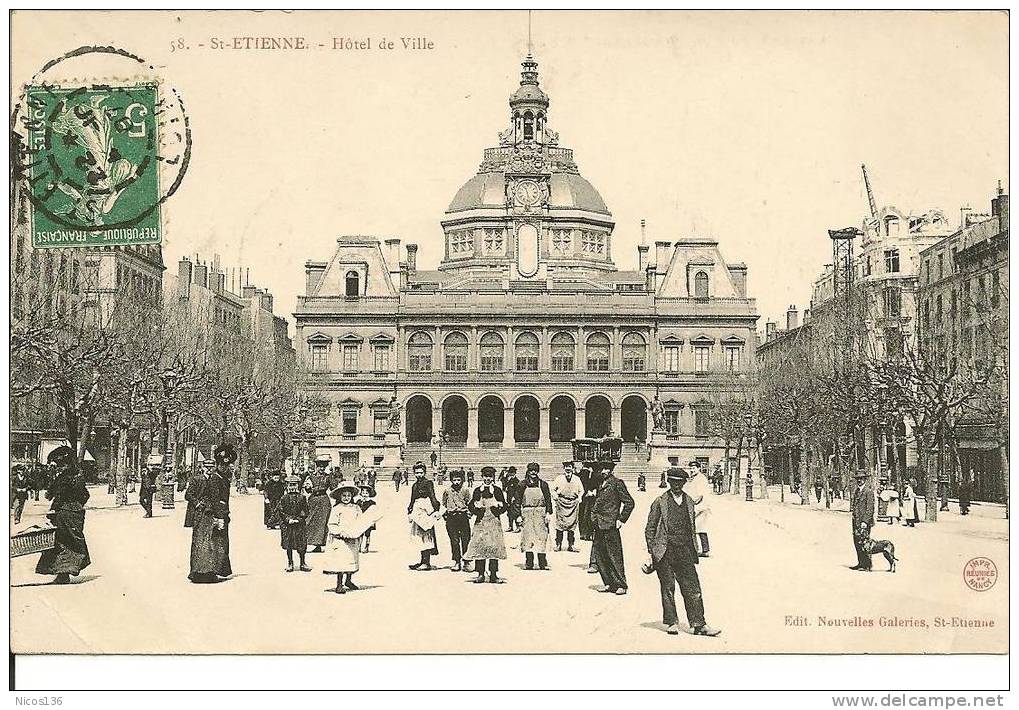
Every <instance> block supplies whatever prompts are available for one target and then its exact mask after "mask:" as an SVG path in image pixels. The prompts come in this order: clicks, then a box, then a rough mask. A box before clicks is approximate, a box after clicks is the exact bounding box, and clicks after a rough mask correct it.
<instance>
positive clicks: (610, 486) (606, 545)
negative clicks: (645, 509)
mask: <svg viewBox="0 0 1019 710" xmlns="http://www.w3.org/2000/svg"><path fill="white" fill-rule="evenodd" d="M594 466H596V467H597V468H599V469H600V470H601V473H602V475H603V476H604V478H603V479H602V481H601V483H600V484H599V486H598V494H597V496H595V499H594V507H593V508H592V509H591V522H592V523H593V525H594V544H593V548H594V557H595V563H596V564H597V565H598V573H599V574H600V575H601V579H602V583H603V584H604V585H605V586H604V587H603V588H602V589H601V590H599V591H602V592H608V593H611V594H626V589H627V586H626V570H625V569H624V567H623V541H622V538H621V537H620V536H619V529H620V528H621V527H623V524H624V523H625V522H626V521H627V520H628V519H629V517H630V513H632V512H633V506H634V502H633V496H631V495H630V492H629V491H628V490H626V484H625V483H623V482H622V481H621V480H619V479H618V478H616V477H615V476H614V475H613V472H614V471H615V468H616V464H615V462H613V461H597V462H595V463H594Z"/></svg>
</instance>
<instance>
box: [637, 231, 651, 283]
mask: <svg viewBox="0 0 1019 710" xmlns="http://www.w3.org/2000/svg"><path fill="white" fill-rule="evenodd" d="M646 228H647V222H645V221H644V220H641V221H640V244H638V245H637V268H638V269H639V270H640V271H644V270H646V269H647V264H648V260H647V257H648V251H649V250H650V247H649V246H648V245H647V232H646Z"/></svg>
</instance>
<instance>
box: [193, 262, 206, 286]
mask: <svg viewBox="0 0 1019 710" xmlns="http://www.w3.org/2000/svg"><path fill="white" fill-rule="evenodd" d="M193 283H194V284H195V285H196V286H200V287H202V288H209V267H208V266H206V265H205V264H202V263H201V262H199V263H196V264H195V270H194V281H193Z"/></svg>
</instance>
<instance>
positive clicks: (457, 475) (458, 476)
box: [449, 468, 464, 481]
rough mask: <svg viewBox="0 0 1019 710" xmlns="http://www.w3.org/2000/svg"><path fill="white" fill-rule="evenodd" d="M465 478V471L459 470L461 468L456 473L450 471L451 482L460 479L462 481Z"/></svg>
mask: <svg viewBox="0 0 1019 710" xmlns="http://www.w3.org/2000/svg"><path fill="white" fill-rule="evenodd" d="M463 477H464V472H463V469H459V468H458V469H456V470H455V471H450V472H449V480H451V481H452V480H453V479H454V478H460V479H463Z"/></svg>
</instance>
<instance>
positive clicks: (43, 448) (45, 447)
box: [39, 439, 96, 463]
mask: <svg viewBox="0 0 1019 710" xmlns="http://www.w3.org/2000/svg"><path fill="white" fill-rule="evenodd" d="M61 446H66V447H68V448H70V446H71V442H69V441H68V440H67V439H42V440H41V441H40V442H39V462H40V463H46V457H47V456H49V455H50V452H51V451H53V450H54V449H57V448H59V447H61ZM82 460H83V461H92V462H95V460H96V459H95V457H94V456H93V455H92V454H91V453H89V450H88V449H85V456H84V457H83V458H82Z"/></svg>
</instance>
